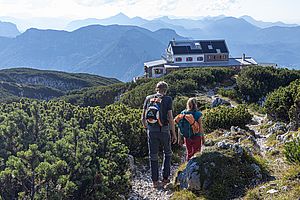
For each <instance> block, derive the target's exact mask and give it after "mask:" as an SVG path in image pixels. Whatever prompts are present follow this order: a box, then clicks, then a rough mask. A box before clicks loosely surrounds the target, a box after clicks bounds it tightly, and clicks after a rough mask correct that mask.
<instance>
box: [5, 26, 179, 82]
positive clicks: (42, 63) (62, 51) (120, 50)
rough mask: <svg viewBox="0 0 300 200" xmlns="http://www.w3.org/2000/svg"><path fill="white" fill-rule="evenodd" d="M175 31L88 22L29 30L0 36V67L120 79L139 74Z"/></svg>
mask: <svg viewBox="0 0 300 200" xmlns="http://www.w3.org/2000/svg"><path fill="white" fill-rule="evenodd" d="M171 38H176V39H183V37H181V36H178V35H177V34H176V33H175V31H173V30H169V29H161V30H158V31H155V32H151V31H149V30H147V29H143V28H140V27H136V26H119V25H111V26H100V25H91V26H87V27H83V28H80V29H78V30H75V31H73V32H66V31H56V30H38V29H29V30H27V31H26V32H25V33H23V34H21V35H19V36H18V37H16V38H0V68H1V67H2V68H7V67H22V66H25V67H34V68H39V69H52V70H63V71H68V72H87V73H92V74H100V75H103V76H108V77H116V78H119V79H121V80H132V77H133V76H136V75H138V74H142V72H143V62H145V61H147V60H152V59H156V58H160V56H161V54H162V53H163V51H164V48H165V46H166V44H167V43H168V42H169V40H170V39H171Z"/></svg>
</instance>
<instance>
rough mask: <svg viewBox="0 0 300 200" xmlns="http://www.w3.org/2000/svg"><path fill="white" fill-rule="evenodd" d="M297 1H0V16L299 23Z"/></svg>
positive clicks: (299, 16) (299, 14) (298, 2)
mask: <svg viewBox="0 0 300 200" xmlns="http://www.w3.org/2000/svg"><path fill="white" fill-rule="evenodd" d="M299 8H300V1H299V0H0V13H1V16H10V17H16V18H32V17H55V18H65V19H70V20H72V19H83V18H106V17H109V16H112V15H115V14H117V13H119V12H123V13H125V14H126V15H128V16H130V17H134V16H140V17H143V18H147V19H151V18H154V17H159V16H165V15H167V16H173V17H175V16H176V17H189V18H197V17H200V16H217V15H226V16H234V17H240V16H242V15H250V16H252V17H254V18H255V19H258V20H263V21H273V22H274V21H283V22H287V23H298V24H300V12H299Z"/></svg>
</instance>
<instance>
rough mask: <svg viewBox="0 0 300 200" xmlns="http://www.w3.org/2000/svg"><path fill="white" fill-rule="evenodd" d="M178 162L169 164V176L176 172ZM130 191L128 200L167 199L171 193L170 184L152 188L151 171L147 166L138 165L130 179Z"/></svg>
mask: <svg viewBox="0 0 300 200" xmlns="http://www.w3.org/2000/svg"><path fill="white" fill-rule="evenodd" d="M178 167H179V165H178V164H175V165H174V164H173V165H172V166H171V177H172V178H173V176H174V175H175V173H176V170H177V169H178ZM132 190H133V191H132V193H131V194H130V197H129V198H128V200H142V199H143V200H168V199H170V197H171V196H172V194H173V190H172V187H171V185H170V184H169V185H166V186H165V187H162V186H161V187H159V188H158V189H155V188H153V186H152V180H151V172H150V169H149V167H148V166H146V165H143V166H139V167H138V168H137V169H136V173H135V176H134V178H133V180H132Z"/></svg>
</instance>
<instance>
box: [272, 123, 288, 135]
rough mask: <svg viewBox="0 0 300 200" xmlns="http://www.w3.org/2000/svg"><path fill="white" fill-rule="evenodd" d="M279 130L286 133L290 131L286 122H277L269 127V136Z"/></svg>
mask: <svg viewBox="0 0 300 200" xmlns="http://www.w3.org/2000/svg"><path fill="white" fill-rule="evenodd" d="M278 131H282V132H283V133H286V132H287V131H288V129H287V125H286V124H285V123H280V122H276V123H275V124H274V125H273V126H271V127H270V128H268V137H270V136H271V135H273V134H275V133H276V132H278Z"/></svg>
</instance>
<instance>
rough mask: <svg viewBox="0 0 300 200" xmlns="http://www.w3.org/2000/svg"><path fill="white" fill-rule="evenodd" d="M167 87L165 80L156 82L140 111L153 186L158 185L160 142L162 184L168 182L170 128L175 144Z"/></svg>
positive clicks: (170, 152)
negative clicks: (145, 130) (154, 88)
mask: <svg viewBox="0 0 300 200" xmlns="http://www.w3.org/2000/svg"><path fill="white" fill-rule="evenodd" d="M167 89H168V84H167V83H166V82H164V81H160V82H159V83H157V85H156V92H157V93H156V94H153V95H150V96H147V97H146V99H145V102H144V109H143V113H142V123H143V125H144V127H145V128H147V134H148V147H149V157H150V168H151V178H152V181H153V186H154V187H155V188H157V187H158V186H159V182H158V178H159V170H158V151H159V146H160V144H162V146H163V151H164V161H163V184H167V183H169V182H170V180H169V176H170V168H171V157H172V150H171V135H170V129H171V132H172V143H173V144H175V143H176V142H177V136H176V131H175V125H174V121H173V112H172V98H171V97H169V96H166V93H167Z"/></svg>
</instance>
